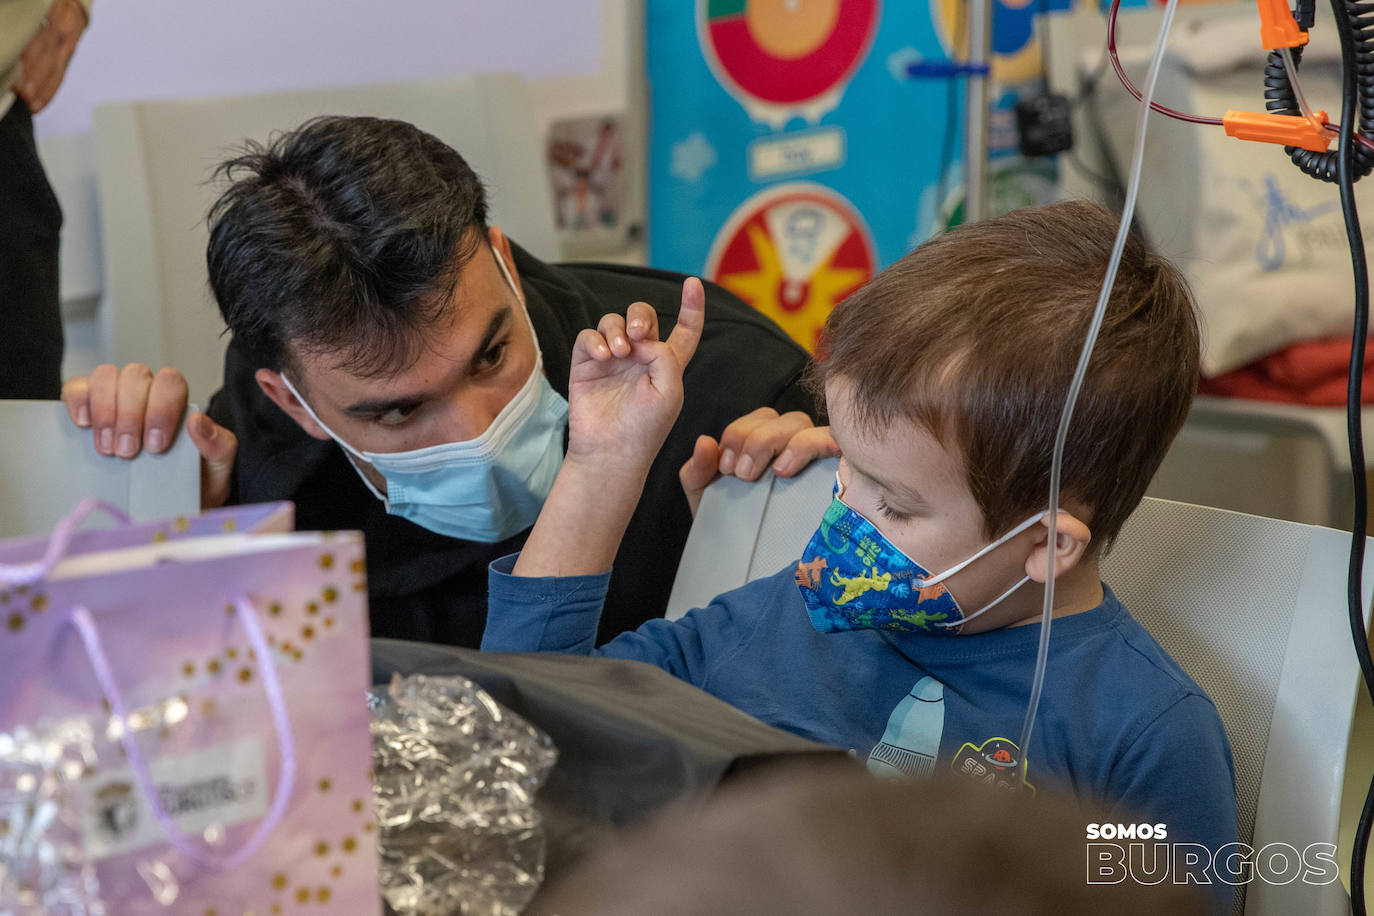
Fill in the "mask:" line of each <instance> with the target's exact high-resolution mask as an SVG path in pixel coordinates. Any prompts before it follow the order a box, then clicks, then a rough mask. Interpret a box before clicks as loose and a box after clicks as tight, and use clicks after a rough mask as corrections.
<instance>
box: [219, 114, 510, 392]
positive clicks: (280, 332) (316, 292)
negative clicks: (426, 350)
mask: <svg viewBox="0 0 1374 916" xmlns="http://www.w3.org/2000/svg"><path fill="white" fill-rule="evenodd" d="M215 178H216V179H223V180H227V181H228V182H230V185H229V187H228V189H227V190H225V191H224V193H223V194H222V195H221V196H220V198H219V200H217V201H216V202H215V204H214V206H213V207H212V208H211V209H210V215H209V221H210V245H209V248H208V249H207V251H206V262H207V266H208V267H209V273H210V286H211V288H212V289H213V290H214V294H215V299H216V300H217V301H218V303H219V308H220V312H221V313H222V314H223V316H224V321H225V323H226V324H227V325H228V326H229V329H230V330H231V331H232V332H233V334H234V337H235V339H236V340H238V341H239V342H240V343H241V344H243V345H245V346H246V347H248V348H249V349H250V350H252V351H253V352H254V353H255V354H256V355H257V356H258V357H259V358H261V359H263V360H264V361H265V362H266V364H267V365H268V366H270V367H271V368H273V369H282V368H287V369H297V368H299V366H298V363H297V357H298V356H299V355H300V354H302V353H331V354H333V355H332V357H331V363H332V364H334V365H337V366H347V367H348V369H349V371H350V372H352V373H354V374H356V375H364V376H369V375H372V376H375V375H384V374H387V373H390V372H394V371H397V370H398V369H400V368H403V367H405V366H407V365H409V364H410V363H411V362H412V361H413V360H414V359H415V358H416V356H417V355H418V353H419V349H420V348H421V346H422V340H423V331H424V330H425V329H426V328H427V327H429V326H430V325H431V324H433V323H434V322H435V321H436V320H438V319H439V318H440V316H442V315H444V314H445V313H446V310H447V306H448V304H449V298H450V292H451V290H452V287H453V284H454V282H455V281H456V279H457V275H458V272H459V271H460V270H462V268H463V267H464V266H465V265H466V264H467V262H468V260H469V259H470V258H471V257H472V255H473V253H474V252H475V251H477V250H478V249H479V248H480V247H482V246H483V245H484V244H485V241H486V228H487V224H486V221H487V202H486V193H485V190H484V189H483V187H482V182H481V180H480V179H479V178H478V177H477V175H476V173H474V172H473V171H472V169H471V168H470V167H469V166H468V164H467V162H465V161H464V160H463V157H462V156H460V155H458V153H457V152H456V151H454V150H453V149H452V148H451V147H449V146H447V145H446V144H444V143H443V142H441V141H440V140H439V139H437V138H436V137H433V136H431V135H430V134H427V133H425V132H424V131H422V130H420V129H419V128H417V127H415V126H414V125H412V124H407V123H405V122H403V121H389V120H383V119H380V118H355V117H321V118H315V119H313V120H310V121H307V122H306V123H304V124H302V125H301V126H300V127H299V128H297V129H295V130H293V131H290V132H287V133H283V134H279V135H277V136H275V137H273V138H272V139H271V140H270V141H269V142H268V143H267V144H266V145H263V144H260V143H256V142H252V141H249V142H248V143H247V144H246V145H245V147H244V148H243V149H242V150H241V151H239V153H238V154H237V155H235V156H234V157H233V158H231V159H229V160H228V161H226V162H224V163H223V164H222V165H220V166H219V168H218V169H216V171H215ZM297 381H299V379H297Z"/></svg>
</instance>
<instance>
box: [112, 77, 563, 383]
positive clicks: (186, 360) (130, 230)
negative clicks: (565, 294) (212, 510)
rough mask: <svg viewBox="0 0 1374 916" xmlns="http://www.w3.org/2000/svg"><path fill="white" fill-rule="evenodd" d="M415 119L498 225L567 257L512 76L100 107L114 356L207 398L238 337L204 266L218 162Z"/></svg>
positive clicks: (530, 244)
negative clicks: (451, 157) (303, 131)
mask: <svg viewBox="0 0 1374 916" xmlns="http://www.w3.org/2000/svg"><path fill="white" fill-rule="evenodd" d="M325 114H336V115H374V116H378V117H387V118H397V119H400V120H404V121H410V122H412V123H414V124H416V125H417V126H419V127H421V128H423V129H424V130H426V131H428V132H430V133H432V134H434V135H435V136H436V137H438V138H439V139H440V140H443V141H444V142H445V143H448V144H449V145H450V146H452V147H454V148H455V149H457V150H458V151H459V152H460V153H461V154H462V156H463V158H465V159H466V160H467V161H468V163H469V164H470V165H471V166H472V167H473V170H474V171H476V172H477V174H478V175H480V176H481V177H482V179H483V181H484V182H486V184H487V186H488V189H489V191H490V192H491V215H490V222H491V223H492V224H493V225H499V226H501V227H502V228H503V229H505V230H506V232H507V234H509V235H510V236H511V237H512V238H514V239H515V240H516V241H517V242H519V243H520V244H521V245H522V246H524V247H525V248H526V249H528V250H529V251H530V252H531V253H532V254H534V255H536V256H538V257H542V258H552V257H555V256H556V254H557V247H556V245H557V243H556V240H555V236H554V228H553V203H552V198H553V195H552V191H551V189H550V187H549V182H548V177H547V174H546V172H545V169H544V162H543V156H542V150H543V145H542V142H541V139H540V137H539V132H538V130H537V129H536V121H535V116H534V111H533V107H532V103H531V101H530V97H529V92H528V90H527V88H526V86H525V83H524V81H523V80H522V79H521V78H520V77H519V76H517V75H513V74H490V75H481V76H476V77H473V78H468V79H449V80H434V81H420V82H407V83H390V84H383V85H374V86H359V87H350V88H339V89H319V90H310V91H298V92H283V93H274V94H268V95H250V96H234V97H223V98H209V99H176V100H164V101H136V102H121V103H115V104H109V105H102V106H100V107H99V108H97V109H96V112H95V135H96V145H97V156H98V164H99V168H98V175H99V181H98V183H99V193H100V209H101V232H102V235H103V242H102V244H103V254H104V261H105V275H106V280H105V288H106V296H105V299H104V301H103V302H102V304H101V307H100V315H99V319H100V321H99V324H100V332H101V335H102V337H103V341H102V344H103V350H104V351H105V352H106V353H107V354H108V356H109V358H110V359H111V361H113V362H115V363H118V364H121V365H122V364H124V363H128V362H132V361H137V362H143V363H147V364H148V365H150V366H152V367H153V368H154V369H156V368H159V367H161V366H174V367H176V368H177V369H180V370H181V371H182V372H183V373H184V374H185V376H186V379H187V381H188V383H189V384H190V391H191V397H192V398H193V399H197V400H200V401H202V402H204V401H206V400H208V398H209V397H210V395H211V394H212V393H213V392H215V391H216V390H217V389H218V388H219V386H220V380H221V376H222V367H223V359H224V347H225V344H226V343H227V340H226V339H225V338H224V337H223V334H224V330H225V327H224V322H223V321H222V320H221V318H220V314H219V310H218V309H217V308H216V307H215V305H214V300H213V297H212V296H211V294H210V289H209V281H208V278H207V276H206V268H205V246H206V242H207V240H208V238H209V232H208V230H207V227H206V224H205V216H206V213H207V211H208V210H209V207H210V204H211V203H212V202H213V201H214V199H215V198H216V197H217V196H218V191H220V190H222V186H219V185H212V184H210V183H209V182H208V179H209V178H210V175H211V172H212V171H213V169H214V167H215V166H216V165H218V164H219V163H220V162H221V161H222V160H223V159H225V158H226V157H227V156H228V155H229V154H230V151H231V150H232V149H234V148H236V147H238V146H240V145H241V144H242V142H243V141H244V139H245V138H252V139H254V140H258V141H266V140H267V139H268V138H269V137H271V136H272V135H273V134H275V133H277V132H280V131H284V130H288V129H291V128H294V127H296V126H298V125H299V124H301V123H302V122H303V121H305V120H306V119H308V118H311V117H314V116H316V115H325Z"/></svg>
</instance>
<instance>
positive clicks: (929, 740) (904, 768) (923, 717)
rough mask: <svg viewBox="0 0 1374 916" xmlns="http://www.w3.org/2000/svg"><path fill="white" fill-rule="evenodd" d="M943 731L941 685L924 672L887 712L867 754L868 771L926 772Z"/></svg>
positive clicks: (936, 753) (882, 773)
mask: <svg viewBox="0 0 1374 916" xmlns="http://www.w3.org/2000/svg"><path fill="white" fill-rule="evenodd" d="M944 731H945V685H944V684H941V683H940V682H939V681H937V680H935V678H933V677H930V676H929V675H927V676H926V677H923V678H921V679H920V680H919V681H917V682H916V684H915V686H913V687H912V688H911V692H910V693H908V694H907V695H906V696H905V697H903V698H902V700H901V702H900V703H898V704H897V706H896V708H894V709H893V710H892V714H891V715H890V716H888V719H887V729H886V730H885V731H884V732H883V738H882V740H881V741H879V742H878V743H877V744H876V745H874V746H873V750H872V751H870V752H869V754H868V769H869V772H871V773H873V774H875V775H877V776H886V777H892V778H898V779H901V778H910V777H914V776H926V775H929V774H930V773H931V772H932V771H933V770H934V769H935V758H936V757H938V756H939V754H940V738H941V737H942V736H943V735H944Z"/></svg>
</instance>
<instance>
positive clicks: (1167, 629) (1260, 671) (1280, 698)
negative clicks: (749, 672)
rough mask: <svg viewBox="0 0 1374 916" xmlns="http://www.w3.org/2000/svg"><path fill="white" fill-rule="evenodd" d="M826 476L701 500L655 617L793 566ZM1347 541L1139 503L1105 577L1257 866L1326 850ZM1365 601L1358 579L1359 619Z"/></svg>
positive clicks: (1268, 898)
mask: <svg viewBox="0 0 1374 916" xmlns="http://www.w3.org/2000/svg"><path fill="white" fill-rule="evenodd" d="M836 465H837V462H836V461H834V460H831V461H825V462H818V463H817V464H815V465H813V466H812V467H810V468H808V469H807V470H806V471H805V472H803V473H802V474H801V475H799V476H798V477H796V478H794V479H791V480H782V479H774V478H773V477H772V476H771V475H770V476H769V477H767V478H765V479H764V480H763V481H761V482H759V483H755V484H747V483H743V482H741V481H739V480H737V479H735V478H732V477H731V478H723V479H721V480H720V481H717V482H716V483H714V484H712V485H711V487H709V488H708V489H707V491H706V494H705V496H704V497H703V499H702V502H701V507H700V509H699V510H698V511H697V516H696V520H695V521H694V523H693V525H692V531H691V534H690V535H689V537H688V539H687V546H686V550H685V552H684V553H683V557H682V562H681V564H680V565H679V567H678V574H677V578H676V580H675V581H674V583H673V592H672V596H671V598H670V601H669V607H668V613H667V616H668V617H669V618H676V617H678V616H681V615H682V614H683V613H686V611H687V610H688V609H690V608H692V607H699V606H702V605H704V604H705V603H706V602H709V601H710V599H711V598H712V597H714V596H715V595H717V594H719V593H721V592H723V591H727V590H729V589H732V588H736V587H738V586H740V585H743V584H744V583H745V582H747V581H749V580H751V579H755V578H758V577H760V576H765V575H769V574H772V573H774V572H777V571H778V570H779V569H782V568H783V567H784V566H786V565H787V564H788V563H789V562H794V561H796V560H797V559H799V558H800V556H801V551H802V549H803V548H804V547H805V545H806V543H807V541H808V540H809V539H810V537H811V535H812V533H813V532H814V531H815V527H816V525H817V524H818V522H819V520H820V517H821V514H822V513H823V512H824V511H825V507H826V505H828V504H829V502H830V498H831V489H830V488H831V482H832V481H833V479H834V473H835V467H836ZM1349 539H1350V536H1349V534H1347V533H1345V532H1340V531H1335V530H1332V529H1329V528H1319V527H1316V526H1313V525H1303V524H1299V523H1297V522H1286V521H1278V520H1275V519H1267V518H1260V517H1258V516H1253V515H1243V514H1241V513H1238V512H1229V511H1226V510H1223V509H1213V508H1208V507H1203V506H1194V505H1189V504H1186V503H1177V502H1171V501H1168V500H1160V499H1146V500H1144V501H1143V502H1142V503H1141V505H1140V507H1139V508H1138V509H1137V510H1136V511H1135V513H1134V514H1133V515H1132V516H1131V518H1130V520H1129V521H1128V522H1127V524H1126V526H1125V528H1124V529H1123V531H1122V533H1121V535H1120V537H1119V538H1118V539H1117V543H1116V545H1115V546H1114V547H1113V549H1112V551H1111V552H1110V553H1109V554H1108V556H1107V557H1106V558H1105V559H1104V561H1103V564H1102V565H1103V571H1102V576H1103V579H1104V580H1106V581H1107V582H1109V583H1110V584H1111V586H1112V588H1113V590H1114V591H1115V592H1116V593H1117V595H1118V597H1120V598H1121V600H1122V601H1123V602H1124V603H1125V605H1126V606H1127V607H1128V608H1129V609H1130V611H1131V613H1132V615H1134V616H1135V618H1136V619H1137V620H1139V621H1140V623H1141V624H1142V625H1143V626H1144V627H1145V628H1146V629H1148V630H1149V631H1150V633H1151V634H1152V635H1153V636H1154V637H1155V639H1157V640H1159V642H1160V644H1161V645H1162V646H1163V647H1164V648H1165V650H1166V651H1168V652H1169V654H1170V655H1172V656H1173V657H1174V659H1175V660H1177V661H1178V663H1179V664H1180V665H1182V666H1183V668H1184V669H1185V670H1186V671H1187V672H1188V674H1189V675H1190V676H1191V677H1192V678H1193V679H1194V680H1195V681H1196V682H1197V683H1198V685H1199V686H1200V687H1202V688H1203V690H1205V691H1207V693H1208V695H1209V696H1211V698H1212V700H1213V701H1214V702H1215V703H1216V706H1217V709H1218V711H1219V712H1220V714H1221V718H1222V722H1223V724H1224V725H1225V727H1226V732H1227V735H1228V737H1229V738H1230V740H1231V749H1232V754H1233V756H1234V759H1235V767H1236V800H1237V806H1238V810H1239V814H1240V839H1241V841H1242V842H1245V843H1249V844H1250V845H1251V846H1253V848H1254V849H1256V850H1259V849H1262V848H1263V847H1265V846H1268V845H1269V844H1271V843H1286V844H1288V845H1290V846H1292V847H1295V848H1296V850H1297V852H1298V853H1301V852H1302V851H1303V850H1304V849H1305V848H1306V847H1307V846H1308V845H1309V844H1312V843H1332V844H1335V843H1337V842H1338V832H1339V830H1340V816H1341V800H1342V799H1341V796H1342V789H1343V786H1344V783H1345V771H1346V761H1347V752H1348V750H1349V747H1350V740H1351V723H1352V719H1353V716H1354V712H1355V701H1356V696H1357V694H1358V692H1359V690H1360V689H1362V688H1361V687H1360V677H1359V668H1358V665H1357V663H1356V660H1355V654H1354V651H1353V650H1352V648H1351V646H1350V628H1349V624H1348V622H1347V620H1348V618H1347V616H1346V607H1345V587H1346V574H1345V569H1346V563H1347V557H1348V552H1349V545H1350V540H1349ZM1370 552H1371V554H1374V545H1371V550H1370ZM1370 585H1371V582H1370V577H1369V576H1368V575H1366V584H1365V607H1366V609H1368V607H1369V603H1370ZM1366 613H1368V611H1366ZM1051 638H1053V637H1051ZM1346 861H1348V860H1344V859H1343V860H1342V861H1341V865H1340V870H1341V872H1342V874H1344V873H1345V871H1346V870H1347V866H1346V864H1345V863H1346ZM1241 907H1243V911H1244V912H1245V913H1247V914H1257V913H1262V914H1269V913H1273V914H1288V913H1299V912H1300V913H1312V914H1315V913H1322V914H1325V913H1331V914H1336V913H1346V912H1349V907H1350V901H1349V897H1348V896H1347V895H1346V893H1345V891H1344V889H1343V887H1342V885H1341V883H1340V882H1334V883H1332V884H1328V885H1324V886H1313V885H1309V884H1306V883H1304V882H1303V881H1302V880H1295V881H1293V882H1292V883H1290V884H1286V885H1278V884H1271V883H1269V882H1266V881H1264V880H1262V879H1261V878H1258V877H1257V878H1255V879H1254V880H1253V881H1252V882H1251V883H1250V884H1249V886H1248V887H1247V888H1246V894H1245V897H1244V898H1243V899H1240V898H1239V895H1238V901H1237V908H1238V911H1239V910H1240V908H1241Z"/></svg>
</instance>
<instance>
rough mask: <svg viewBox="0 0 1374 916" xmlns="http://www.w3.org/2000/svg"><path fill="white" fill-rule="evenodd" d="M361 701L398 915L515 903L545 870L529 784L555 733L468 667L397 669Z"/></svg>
mask: <svg viewBox="0 0 1374 916" xmlns="http://www.w3.org/2000/svg"><path fill="white" fill-rule="evenodd" d="M369 702H370V705H371V710H372V758H373V767H374V770H375V774H376V781H375V799H376V810H377V821H378V824H379V826H380V828H381V847H382V869H381V875H382V895H383V897H384V898H385V900H386V902H387V904H388V905H389V906H390V907H391V908H392V909H393V910H394V911H395V912H396V913H398V914H401V916H432V914H433V916H438V914H464V916H508V914H516V913H519V912H520V911H521V910H522V909H523V908H524V907H525V906H526V905H527V904H528V903H529V901H530V899H531V898H532V897H533V896H534V893H535V891H537V890H538V888H539V885H540V883H541V882H542V880H543V877H544V830H543V826H542V824H541V821H540V816H539V813H538V812H537V811H536V810H535V806H534V796H535V792H536V791H537V790H538V789H539V787H540V785H542V784H543V782H544V779H545V778H546V777H547V775H548V773H549V771H550V770H551V769H552V768H553V765H554V762H555V761H556V760H557V757H558V752H557V751H556V750H555V749H554V746H553V742H552V741H551V740H550V739H549V737H548V736H547V735H545V734H544V733H543V732H541V731H539V730H538V729H537V728H535V727H534V726H532V725H530V724H529V723H528V722H526V721H525V720H524V719H522V718H520V717H519V716H517V715H515V714H514V713H512V712H510V711H509V710H506V709H505V708H503V707H502V706H500V705H499V704H498V703H497V702H496V701H495V700H494V699H492V698H491V696H490V695H488V694H487V693H486V692H485V691H483V690H482V689H481V688H480V687H478V686H477V685H476V684H474V683H473V682H471V681H469V680H467V679H466V678H461V677H428V676H425V675H412V676H410V677H401V676H399V675H397V676H396V677H394V678H393V679H392V682H391V684H390V685H389V687H388V688H387V690H386V692H385V693H382V692H380V691H374V692H373V693H372V694H371V695H370V697H369Z"/></svg>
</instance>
